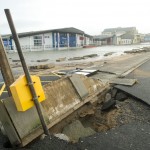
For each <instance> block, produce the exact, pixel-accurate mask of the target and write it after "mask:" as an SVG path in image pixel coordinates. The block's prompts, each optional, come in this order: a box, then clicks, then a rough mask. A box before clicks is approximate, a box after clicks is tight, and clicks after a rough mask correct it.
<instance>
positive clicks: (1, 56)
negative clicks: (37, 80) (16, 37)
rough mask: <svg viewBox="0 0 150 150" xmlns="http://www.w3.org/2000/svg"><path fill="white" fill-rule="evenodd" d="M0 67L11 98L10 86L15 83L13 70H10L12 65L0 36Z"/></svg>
mask: <svg viewBox="0 0 150 150" xmlns="http://www.w3.org/2000/svg"><path fill="white" fill-rule="evenodd" d="M0 67H1V73H2V75H3V79H4V82H5V84H6V88H7V91H8V94H9V96H11V92H10V89H9V86H10V85H11V84H12V83H13V82H14V81H15V80H14V77H13V74H12V70H11V68H10V64H9V61H8V58H7V55H6V52H5V49H4V45H3V40H2V38H1V36H0Z"/></svg>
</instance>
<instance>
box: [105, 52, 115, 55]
mask: <svg viewBox="0 0 150 150" xmlns="http://www.w3.org/2000/svg"><path fill="white" fill-rule="evenodd" d="M114 53H115V52H109V53H106V54H104V56H110V55H112V54H114Z"/></svg>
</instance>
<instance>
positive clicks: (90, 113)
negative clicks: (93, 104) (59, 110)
mask: <svg viewBox="0 0 150 150" xmlns="http://www.w3.org/2000/svg"><path fill="white" fill-rule="evenodd" d="M87 115H94V110H93V109H88V110H86V111H84V112H81V113H80V114H79V116H80V117H81V118H82V117H85V116H87Z"/></svg>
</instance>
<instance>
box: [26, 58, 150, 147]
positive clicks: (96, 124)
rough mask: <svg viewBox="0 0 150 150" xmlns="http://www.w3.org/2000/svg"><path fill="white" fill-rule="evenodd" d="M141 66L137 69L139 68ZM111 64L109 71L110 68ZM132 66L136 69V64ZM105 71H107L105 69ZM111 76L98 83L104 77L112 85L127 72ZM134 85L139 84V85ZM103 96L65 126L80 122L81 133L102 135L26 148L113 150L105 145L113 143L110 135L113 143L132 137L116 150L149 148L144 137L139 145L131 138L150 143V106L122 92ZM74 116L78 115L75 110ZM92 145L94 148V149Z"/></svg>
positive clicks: (42, 141) (48, 142)
mask: <svg viewBox="0 0 150 150" xmlns="http://www.w3.org/2000/svg"><path fill="white" fill-rule="evenodd" d="M138 58H140V56H138ZM147 58H148V57H146V59H147ZM135 59H136V58H135ZM131 60H132V59H131ZM143 61H144V58H142V59H141V62H143ZM133 62H134V61H133ZM138 63H139V61H138ZM138 63H137V64H136V65H138ZM108 64H109V63H108ZM108 64H107V66H106V68H107V67H108ZM120 64H121V63H120ZM133 64H134V63H133ZM113 65H114V64H113ZM122 65H123V66H124V65H125V64H124V62H123V63H122ZM133 66H134V67H135V64H134V65H133ZM103 68H104V67H103ZM128 68H131V66H128ZM134 69H135V68H134ZM115 70H116V71H117V72H116V71H115ZM103 71H105V69H104V70H103ZM110 72H111V70H110ZM98 73H99V72H98ZM101 73H103V72H101ZM112 73H113V74H109V78H107V77H108V76H100V75H99V76H98V77H99V80H101V78H100V77H103V78H102V80H101V81H104V82H103V83H106V82H108V81H110V79H111V78H112V76H111V75H113V78H114V77H116V76H118V75H120V74H122V73H124V68H122V70H121V68H120V70H117V67H116V68H114V72H112ZM119 73H120V74H119ZM105 74H108V73H107V72H105ZM93 76H95V75H93ZM93 76H91V77H90V78H93ZM110 76H111V78H110ZM104 77H105V78H104ZM99 80H98V78H97V80H96V81H99ZM55 82H56V81H55ZM51 84H52V83H51ZM113 84H114V83H113ZM113 84H112V87H113V86H114V85H113ZM135 84H138V82H137V83H135ZM89 88H90V85H89ZM79 91H80V90H79ZM79 91H76V92H77V93H78V94H79V95H80V94H81V93H79ZM84 92H85V91H84ZM85 93H86V92H85ZM85 93H84V94H85ZM102 93H103V94H102V95H101V94H100V95H97V99H93V100H92V99H91V101H90V104H89V103H87V108H86V109H85V110H84V109H83V110H81V112H80V111H77V112H78V113H77V115H75V117H73V118H72V119H71V120H70V121H66V120H65V121H66V122H67V123H66V124H68V125H72V123H74V122H75V120H77V122H78V124H80V127H81V126H82V129H85V130H86V129H88V130H89V128H90V129H92V132H93V131H95V132H99V133H97V134H95V132H93V133H92V132H91V133H92V134H91V135H90V137H87V138H86V137H85V136H82V135H79V137H78V140H79V141H78V142H77V143H76V144H72V143H70V142H69V143H68V142H65V141H62V140H58V138H56V137H52V139H51V140H50V139H48V138H47V137H45V139H43V140H41V141H36V142H35V143H32V144H31V145H29V146H27V148H32V149H38V148H39V149H46V148H48V147H49V148H54V147H55V148H56V149H58V148H60V146H58V147H57V144H56V143H60V145H63V146H62V149H67V148H68V149H69V148H71V149H93V148H95V149H98V147H101V148H102V149H110V146H108V144H106V143H111V142H110V141H108V140H107V139H109V138H108V136H107V135H112V137H113V138H111V141H112V142H114V143H115V142H118V141H120V140H119V139H118V138H117V137H121V138H122V139H124V138H127V137H130V138H129V139H130V142H129V143H127V142H125V143H123V142H122V143H121V141H120V143H121V144H120V145H119V146H117V145H116V144H114V143H113V145H112V147H113V148H114V149H134V148H136V149H138V148H139V149H142V148H144V149H146V148H149V142H148V140H145V141H144V144H142V143H143V140H142V137H141V138H140V137H139V138H138V139H137V140H138V142H136V143H134V141H135V140H133V136H131V134H130V132H131V133H132V134H135V135H139V134H141V135H143V136H145V137H146V138H147V139H148V138H149V136H150V134H149V128H148V127H149V120H150V118H149V115H148V114H149V111H150V108H149V106H148V105H146V104H144V103H142V102H141V101H139V100H138V99H135V98H134V97H131V95H130V94H127V93H125V92H122V91H121V90H116V88H111V89H109V90H108V89H107V91H105V92H104V91H103V92H102ZM82 94H83V93H82ZM55 95H57V94H55ZM85 95H86V94H85ZM91 102H92V103H91ZM45 107H46V105H45ZM73 112H75V110H74V111H73ZM66 118H67V117H66ZM62 121H63V119H62ZM66 124H65V123H64V126H66ZM136 124H137V126H136ZM64 126H63V125H62V126H61V129H62V130H60V128H59V129H56V128H55V129H53V131H52V132H51V133H58V131H59V133H61V131H62V132H63V129H64ZM134 128H135V129H136V128H137V131H133V129H134ZM126 130H127V131H128V132H129V133H128V134H127V133H125V132H126ZM122 131H123V133H124V134H123V135H121V133H122ZM70 133H73V132H72V131H70ZM66 134H67V133H66ZM88 135H89V134H88ZM68 136H69V134H68ZM89 139H90V140H89ZM115 140H116V141H115ZM140 140H141V141H140ZM126 141H128V140H126ZM53 142H54V143H53ZM71 142H74V140H72V141H71ZM95 142H96V143H95ZM44 143H45V145H44ZM50 143H51V144H52V145H51V144H50ZM93 144H95V147H94V145H93ZM99 144H100V145H99ZM52 146H53V147H52ZM37 147H38V148H37ZM104 147H105V148H104Z"/></svg>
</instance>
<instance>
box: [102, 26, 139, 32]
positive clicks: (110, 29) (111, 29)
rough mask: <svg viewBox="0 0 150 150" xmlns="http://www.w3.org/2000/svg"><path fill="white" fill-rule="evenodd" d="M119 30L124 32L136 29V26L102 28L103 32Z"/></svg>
mask: <svg viewBox="0 0 150 150" xmlns="http://www.w3.org/2000/svg"><path fill="white" fill-rule="evenodd" d="M121 31H125V32H129V31H136V27H126V28H121V27H118V28H108V29H104V31H103V32H121Z"/></svg>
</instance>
